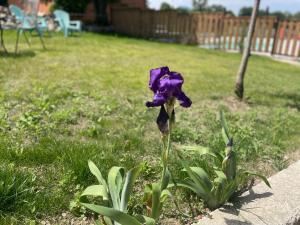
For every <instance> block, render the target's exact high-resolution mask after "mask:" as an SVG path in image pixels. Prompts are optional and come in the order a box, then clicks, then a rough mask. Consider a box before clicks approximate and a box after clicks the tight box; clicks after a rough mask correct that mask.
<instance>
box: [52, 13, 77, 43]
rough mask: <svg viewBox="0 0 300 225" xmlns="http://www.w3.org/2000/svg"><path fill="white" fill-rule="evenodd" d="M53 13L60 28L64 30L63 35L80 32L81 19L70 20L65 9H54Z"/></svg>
mask: <svg viewBox="0 0 300 225" xmlns="http://www.w3.org/2000/svg"><path fill="white" fill-rule="evenodd" d="M54 15H55V18H56V20H57V22H58V25H59V27H60V29H61V30H62V31H63V32H64V35H65V37H68V36H69V32H73V31H77V32H81V26H82V25H81V21H79V20H70V15H69V13H67V12H66V11H63V10H55V11H54Z"/></svg>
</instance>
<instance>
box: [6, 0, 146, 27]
mask: <svg viewBox="0 0 300 225" xmlns="http://www.w3.org/2000/svg"><path fill="white" fill-rule="evenodd" d="M22 1H23V0H8V4H15V5H17V6H19V7H20V8H22V9H24V10H26V6H25V5H24V4H23V3H22ZM53 2H54V0H48V3H44V2H42V1H40V4H39V15H47V14H49V13H50V12H49V9H50V7H51V5H52V4H53ZM114 5H120V6H122V7H134V8H139V9H146V0H119V2H118V3H117V4H114ZM111 10H112V7H111V6H108V8H107V13H108V19H109V21H110V17H111ZM70 13H71V17H72V19H80V20H82V21H84V22H86V23H92V22H94V21H95V19H96V16H95V8H94V4H93V1H90V3H89V4H88V6H87V9H86V11H85V13H84V14H75V13H72V12H70Z"/></svg>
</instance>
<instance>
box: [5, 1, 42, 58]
mask: <svg viewBox="0 0 300 225" xmlns="http://www.w3.org/2000/svg"><path fill="white" fill-rule="evenodd" d="M9 9H10V11H11V13H12V14H13V15H14V16H15V18H16V22H17V24H18V26H17V42H16V49H15V52H16V53H17V51H18V44H19V38H20V34H23V35H24V37H25V40H26V42H27V44H28V45H30V43H29V41H28V38H27V36H26V33H25V32H26V31H29V32H32V31H34V30H35V31H37V33H38V36H39V37H40V41H41V43H42V46H43V48H44V49H45V44H44V41H43V39H42V35H43V31H44V30H45V29H47V23H46V22H45V21H43V23H41V19H40V18H38V17H37V16H34V15H26V14H25V13H24V11H23V10H22V9H21V8H19V7H18V6H16V5H10V6H9ZM43 19H44V18H43Z"/></svg>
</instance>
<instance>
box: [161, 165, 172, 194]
mask: <svg viewBox="0 0 300 225" xmlns="http://www.w3.org/2000/svg"><path fill="white" fill-rule="evenodd" d="M170 179H171V173H170V171H169V169H168V167H166V168H165V170H164V174H163V177H162V180H161V187H160V189H161V190H164V189H166V188H167V187H168V184H169V183H170Z"/></svg>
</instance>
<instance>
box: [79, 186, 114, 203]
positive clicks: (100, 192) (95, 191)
mask: <svg viewBox="0 0 300 225" xmlns="http://www.w3.org/2000/svg"><path fill="white" fill-rule="evenodd" d="M86 195H92V196H101V197H102V198H103V200H107V199H108V196H107V192H106V190H105V189H104V187H103V185H91V186H89V187H87V188H86V189H85V190H84V191H83V192H82V194H81V196H86Z"/></svg>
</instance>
